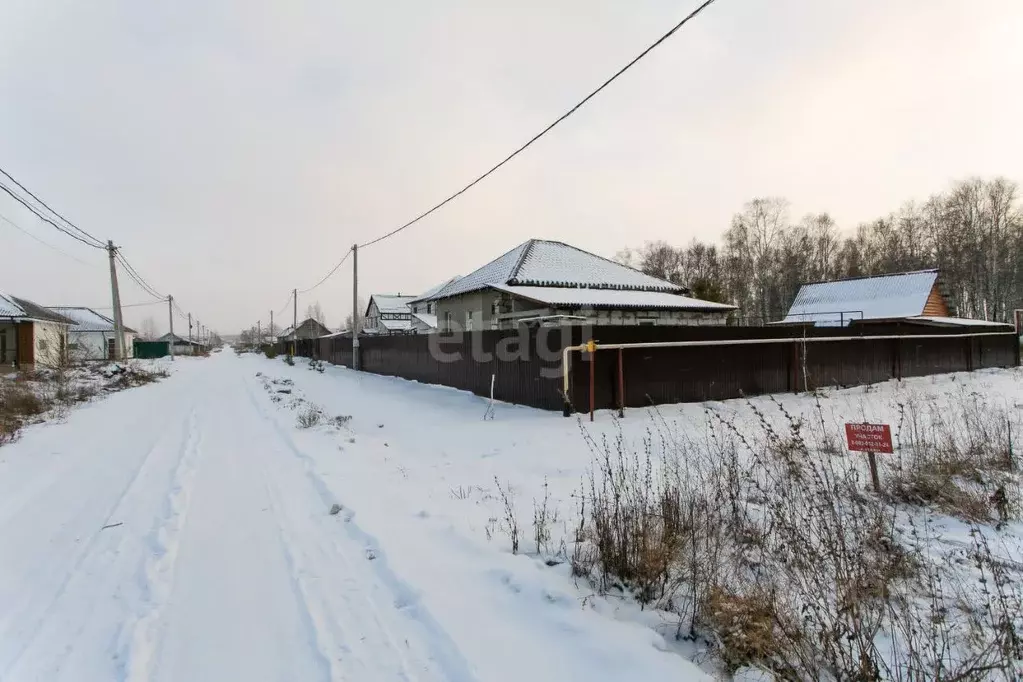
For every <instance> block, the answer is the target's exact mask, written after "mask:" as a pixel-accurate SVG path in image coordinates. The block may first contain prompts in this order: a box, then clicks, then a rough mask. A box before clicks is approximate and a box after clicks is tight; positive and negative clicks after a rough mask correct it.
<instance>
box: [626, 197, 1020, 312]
mask: <svg viewBox="0 0 1023 682" xmlns="http://www.w3.org/2000/svg"><path fill="white" fill-rule="evenodd" d="M1020 203H1021V202H1020V196H1019V188H1018V186H1017V184H1016V183H1014V182H1012V181H1010V180H1007V179H1005V178H995V179H993V180H982V179H978V178H969V179H967V180H964V181H961V182H958V183H956V184H954V185H953V186H952V187H951V188H950V189H949V190H948V191H947V192H943V193H938V194H934V195H932V196H931V197H929V198H928V199H927V200H926V201H924V202H922V203H920V204H917V203H906V204H904V205H903V206H902V207H901V208H899V209H898V210H896V211H895V212H893V213H889V214H887V215H883V216H881V217H878V218H876V219H874V220H871V221H868V222H864V223H861V224H859V225H857V226H856V227H855V228H854V229H852V230H850V231H849V232H847V233H846V235H845V236H844V237H843V236H841V235H840V233H839V230H838V228H837V226H836V225H835V222H834V220H833V219H832V218H831V216H830V215H828V214H827V213H815V214H810V215H807V216H804V217H803V219H802V220H801V221H800V222H799V223H798V224H796V225H789V224H788V218H787V213H788V203H787V202H786V201H785V200H784V199H779V198H767V199H754V200H753V201H751V202H749V203H747V204H746V205H745V206H744V207H743V210H742V211H741V212H739V213H738V214H736V215H735V216H734V217H733V219H732V222H731V225H730V226H729V227H728V229H727V230H726V231H725V233H724V240H723V245H722V246H721V247H720V248H718V247H716V246H714V245H709V244H703V243H700V242H695V241H694V242H692V243H691V244H690V245H689V246H687V247H685V248H680V247H674V246H672V245H670V244H667V243H665V242H648V243H647V244H646V245H644V246H643V247H641V248H639V249H636V250H633V249H628V248H626V249H623V250H622V251H620V252H619V253H618V255H617V256H616V259H617V260H618V261H619V262H623V263H626V264H630V265H633V266H635V267H638V268H639V269H641V270H643V271H644V272H647V273H648V274H651V275H654V276H657V277H661V278H663V279H668V280H670V281H672V282H677V283H679V284H683V285H685V286H688V287H689V288H690V289H691V290H692V291H693V293H694V295H698V296H701V297H704V298H706V297H714V298H715V300H722V301H726V302H729V303H732V304H735V305H737V306H739V308H740V309H741V310H742V311H743V313H744V314H745V315H747V316H751V317H757V318H762V319H772V318H774V317H776V316H778V315H780V314H782V313H783V312H784V311H785V310H786V309H787V308H788V306H789V305H790V304H791V301H792V298H793V297H794V296H795V294H796V291H798V287H799V285H800V284H802V283H805V282H808V281H820V280H827V279H836V278H841V277H859V276H865V275H877V274H882V273H888V272H901V271H907V270H919V269H923V268H932V267H937V268H938V269H939V270H940V272H941V281H942V285H943V288H944V291H945V292H946V294H947V296H948V299H949V305H950V308H951V312H952V313H953V314H959V315H963V316H966V317H978V318H980V317H985V316H986V317H987V318H989V319H992V320H998V321H1011V318H1012V311H1013V309H1015V308H1019V307H1023V207H1021V205H1020Z"/></svg>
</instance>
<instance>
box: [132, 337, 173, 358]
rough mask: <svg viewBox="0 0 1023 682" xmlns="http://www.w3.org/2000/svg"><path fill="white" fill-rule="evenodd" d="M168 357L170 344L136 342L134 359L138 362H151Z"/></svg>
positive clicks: (163, 342)
mask: <svg viewBox="0 0 1023 682" xmlns="http://www.w3.org/2000/svg"><path fill="white" fill-rule="evenodd" d="M165 355H170V344H169V343H168V342H167V341H136V342H135V357H136V358H139V359H140V360H152V359H154V358H162V357H163V356H165Z"/></svg>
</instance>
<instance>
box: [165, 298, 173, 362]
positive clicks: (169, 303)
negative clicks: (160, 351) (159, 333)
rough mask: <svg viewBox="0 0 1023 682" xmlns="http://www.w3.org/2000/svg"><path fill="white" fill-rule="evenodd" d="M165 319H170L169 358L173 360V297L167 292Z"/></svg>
mask: <svg viewBox="0 0 1023 682" xmlns="http://www.w3.org/2000/svg"><path fill="white" fill-rule="evenodd" d="M167 319H168V320H170V338H171V342H170V358H171V362H174V297H173V296H171V295H170V294H167Z"/></svg>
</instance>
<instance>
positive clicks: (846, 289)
mask: <svg viewBox="0 0 1023 682" xmlns="http://www.w3.org/2000/svg"><path fill="white" fill-rule="evenodd" d="M956 319H957V318H953V317H951V316H950V312H949V307H948V301H947V300H946V298H945V295H944V293H943V292H942V290H941V286H940V279H939V277H938V271H937V270H936V269H931V270H918V271H915V272H898V273H892V274H887V275H875V276H871V277H849V278H846V279H839V280H832V281H828V282H813V283H810V284H804V285H803V286H801V287H800V288H799V293H797V294H796V298H795V300H794V301H793V302H792V306H791V307H790V308H789V312H788V314H787V315H786V316H785V319H783V320H781V322H780V324H812V325H814V326H817V327H844V326H848V325H849V324H851V323H854V322H858V321H874V322H878V321H893V322H894V321H906V320H916V321H920V322H928V321H929V322H933V323H934V324H941V322H942V321H943V320H946V321H947V320H956Z"/></svg>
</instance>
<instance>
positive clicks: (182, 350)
mask: <svg viewBox="0 0 1023 682" xmlns="http://www.w3.org/2000/svg"><path fill="white" fill-rule="evenodd" d="M157 342H159V343H167V344H170V347H171V350H172V352H173V353H174V355H198V354H199V353H201V352H202V344H201V343H199V342H198V341H190V340H188V339H184V338H181V337H180V336H178V335H177V334H170V333H167V334H164V335H163V336H161V337H160V338H158V339H157Z"/></svg>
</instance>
